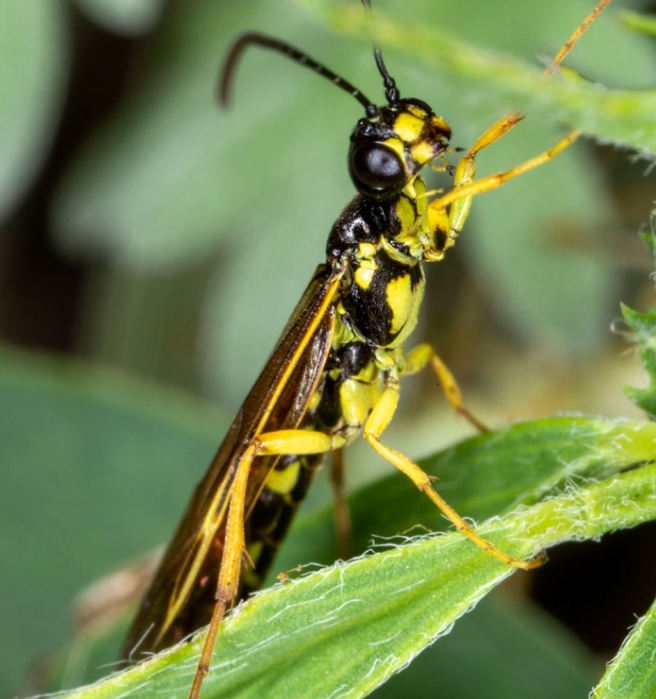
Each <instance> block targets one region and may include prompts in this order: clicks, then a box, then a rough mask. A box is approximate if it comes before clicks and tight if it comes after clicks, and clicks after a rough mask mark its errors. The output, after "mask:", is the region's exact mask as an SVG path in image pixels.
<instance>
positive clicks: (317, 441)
mask: <svg viewBox="0 0 656 699" xmlns="http://www.w3.org/2000/svg"><path fill="white" fill-rule="evenodd" d="M362 2H363V4H364V5H365V7H366V8H367V9H370V3H369V0H362ZM609 2H610V0H602V2H601V3H600V4H599V5H598V6H597V7H596V8H595V9H594V10H593V12H592V13H591V14H590V15H589V16H588V18H587V19H586V20H585V21H584V22H583V23H582V24H581V25H580V26H579V27H578V29H577V31H576V32H575V34H574V35H573V36H572V38H571V39H570V40H569V41H568V42H567V43H566V44H565V45H564V46H563V48H562V49H561V51H560V52H559V54H558V55H557V57H556V58H555V59H554V62H553V64H552V67H554V66H557V65H558V64H559V63H560V62H561V61H562V58H563V57H564V56H565V54H566V53H568V52H569V50H570V49H571V47H572V46H573V44H574V43H575V41H576V39H577V38H578V36H579V35H580V34H581V33H582V32H583V31H584V30H585V29H586V28H587V26H588V25H589V24H590V23H591V22H592V20H593V19H594V17H595V16H596V14H598V13H599V12H600V11H601V9H602V7H603V6H604V5H606V4H608V3H609ZM249 47H259V48H263V49H267V50H269V51H272V52H275V53H278V54H282V55H283V56H285V57H287V58H289V59H291V60H292V61H294V62H296V63H298V64H300V65H302V66H304V67H305V68H309V69H310V70H312V71H314V72H315V73H318V74H319V75H321V76H323V77H325V78H327V79H328V80H330V81H331V82H332V83H333V84H334V85H335V86H336V87H338V88H340V89H341V90H343V91H345V92H347V93H348V94H350V95H351V96H352V97H354V98H355V99H356V100H357V101H358V102H359V103H360V105H361V106H362V108H363V109H364V116H363V117H362V118H360V119H359V121H358V122H357V124H356V126H355V128H354V130H353V132H352V134H351V137H350V147H349V153H348V170H349V175H350V177H351V180H352V182H353V185H354V186H355V189H356V192H357V193H356V194H355V196H354V197H353V199H352V200H351V202H350V203H349V204H348V205H347V206H346V208H345V209H344V211H343V212H342V213H341V215H340V216H339V218H338V219H337V221H336V222H335V223H334V224H333V226H332V228H331V230H330V233H329V235H328V243H327V246H326V260H325V262H323V263H322V264H320V265H319V266H318V267H317V269H316V271H315V273H314V275H313V276H312V279H311V280H310V283H309V284H308V286H307V289H306V290H305V292H304V294H303V295H302V297H301V299H300V301H299V303H298V305H297V306H296V309H295V310H294V312H293V313H292V315H291V318H290V320H289V322H288V323H287V326H286V327H285V329H284V330H283V333H282V335H281V337H280V339H279V341H278V344H277V345H276V346H275V348H274V350H273V352H272V353H271V356H270V358H269V360H268V362H267V363H266V366H265V367H264V369H263V371H262V373H261V374H260V376H259V378H258V379H257V380H256V382H255V385H254V386H253V388H252V389H251V391H250V393H249V394H248V396H247V397H246V399H245V401H244V403H243V404H242V406H241V408H240V409H239V411H238V413H237V415H236V417H235V419H234V421H233V423H232V425H231V426H230V428H229V430H228V433H227V435H226V437H225V439H224V441H223V443H222V444H221V446H220V447H219V449H218V451H217V453H216V456H215V457H214V459H213V461H212V463H211V464H210V467H209V470H208V471H207V474H206V475H205V477H204V478H203V480H202V481H201V482H200V484H199V485H198V486H197V488H196V491H195V493H194V495H193V497H192V499H191V502H190V503H189V505H188V507H187V510H186V512H185V514H184V517H183V519H182V522H181V523H180V525H179V527H178V530H177V533H176V534H175V536H174V537H173V540H172V541H171V543H170V544H169V546H168V549H167V551H166V553H165V554H164V557H163V559H162V562H161V564H160V566H159V569H158V571H157V572H156V574H155V576H154V579H153V582H152V584H151V586H150V589H149V590H148V591H147V593H146V595H145V597H144V600H143V602H142V604H141V607H140V609H139V612H138V614H137V617H136V619H135V621H134V623H133V625H132V627H131V629H130V631H129V633H128V636H127V638H126V640H125V644H124V654H125V655H126V656H129V655H131V654H132V653H133V651H134V650H135V649H136V650H138V651H139V652H144V651H145V652H155V651H157V650H160V649H163V648H166V647H168V646H170V645H172V644H174V643H176V642H178V641H180V640H182V639H184V638H185V637H187V636H188V635H189V634H190V633H192V632H193V631H195V630H197V629H199V628H201V627H202V626H205V625H207V624H209V628H208V632H207V636H206V640H205V644H204V646H203V650H202V653H201V656H200V660H199V663H198V667H197V670H196V673H195V676H194V680H193V684H192V687H191V690H190V695H189V696H190V699H198V697H199V694H200V690H201V685H202V682H203V678H204V677H205V676H206V675H207V673H208V671H209V667H210V661H211V656H212V652H213V650H214V645H215V641H216V637H217V633H218V631H219V626H220V623H221V620H222V619H223V616H224V614H225V611H226V609H227V608H229V607H230V606H232V605H234V604H235V603H236V602H237V601H239V600H241V599H244V598H245V597H246V596H247V595H248V594H249V592H251V591H253V590H255V589H257V588H258V587H259V586H260V585H261V584H262V581H263V578H264V576H265V574H266V573H267V571H268V570H269V568H270V566H271V564H272V561H273V557H274V555H275V553H276V551H277V549H278V547H279V545H280V543H281V541H282V540H283V538H284V537H285V535H286V533H287V531H288V528H289V525H290V522H291V520H292V518H293V516H294V513H295V511H296V509H297V507H298V505H299V503H300V502H301V501H302V500H303V498H304V497H305V494H306V492H307V489H308V487H309V485H310V483H311V481H312V478H313V475H314V474H315V472H316V471H317V469H318V468H319V467H320V466H321V464H322V462H323V461H324V457H325V455H326V454H328V453H329V452H331V453H333V454H334V458H335V460H336V461H337V463H338V464H341V450H342V449H343V448H344V447H346V446H347V445H348V444H350V443H351V442H352V441H353V440H354V439H356V437H358V435H360V434H362V435H363V436H364V438H365V439H366V441H367V442H368V443H369V444H370V445H371V447H372V448H373V449H374V450H375V451H376V452H378V454H379V455H380V456H382V457H383V458H384V459H386V460H387V461H389V462H390V463H392V464H393V465H394V466H396V467H397V468H398V469H399V470H400V471H401V472H403V473H404V474H405V475H406V476H408V478H409V479H410V480H411V481H412V483H414V485H415V486H416V487H417V488H419V490H420V491H422V492H423V493H425V494H426V495H427V496H428V497H429V498H430V499H431V500H432V501H433V503H434V504H435V505H436V506H437V507H438V508H439V509H440V510H441V512H442V513H443V514H444V515H445V516H446V517H447V518H448V519H449V520H450V521H451V522H452V523H453V525H454V526H455V527H456V529H457V530H458V531H460V532H461V533H462V534H463V535H464V536H466V537H467V538H469V539H470V540H471V541H472V542H473V543H474V544H475V545H477V546H479V547H481V548H482V549H483V550H485V551H486V552H487V553H488V554H490V555H491V556H494V557H495V558H497V559H498V560H500V561H502V562H503V563H504V564H506V565H509V566H515V567H517V568H523V569H530V568H533V567H535V566H537V565H540V564H541V563H542V562H543V560H544V557H543V556H542V555H541V554H540V553H539V552H538V553H537V554H536V556H535V557H534V558H532V559H530V560H518V559H516V558H514V557H513V556H512V555H510V554H508V553H506V552H504V551H500V550H498V549H497V548H496V547H495V546H494V545H493V544H491V543H490V542H489V541H486V540H485V539H483V538H482V537H481V536H479V535H478V534H477V533H476V530H475V529H474V528H473V527H472V526H471V525H470V524H468V523H467V522H466V521H465V520H464V519H463V518H462V517H461V516H460V515H459V514H458V513H457V512H455V511H454V510H453V509H452V508H451V507H450V506H449V505H448V504H447V503H446V502H445V501H444V500H443V499H442V497H441V496H440V495H439V494H438V493H437V492H436V491H435V490H434V489H433V487H432V485H431V478H430V477H429V476H428V475H427V474H426V473H424V471H423V470H422V469H421V468H420V467H419V466H418V465H417V464H416V463H415V462H414V461H412V460H411V459H410V458H408V457H407V456H405V455H404V454H401V453H399V452H397V451H395V450H394V449H391V448H390V447H388V446H387V445H386V444H385V443H384V442H383V441H382V437H383V434H384V432H385V429H386V428H387V426H388V425H389V424H390V422H391V420H392V418H393V416H394V412H395V410H396V407H397V404H398V402H399V395H400V383H401V379H402V378H403V377H404V376H407V375H409V374H414V373H416V372H418V371H420V370H422V369H423V368H425V367H426V366H430V367H431V368H432V370H433V371H434V372H435V374H436V376H437V378H438V380H439V382H440V383H441V385H442V386H443V388H444V390H445V392H446V394H447V397H448V399H449V402H450V403H451V405H452V406H453V408H454V409H455V410H456V411H458V412H460V413H461V414H463V415H465V416H466V417H467V418H468V419H469V420H470V421H471V422H472V423H473V424H474V425H476V426H477V427H479V428H482V426H481V425H480V423H478V422H477V421H476V419H475V418H474V416H473V415H471V414H470V413H469V412H468V411H467V409H466V408H465V406H464V404H463V401H462V398H461V394H460V391H459V389H458V386H457V384H456V382H455V380H454V379H453V377H452V375H451V374H450V372H449V370H448V369H447V367H446V366H445V364H444V363H443V362H442V361H441V360H440V358H439V357H438V356H437V354H436V352H435V350H434V349H433V348H432V347H431V346H430V345H427V344H420V345H418V346H417V347H415V348H414V349H411V350H409V351H407V350H406V349H405V344H406V340H407V339H408V338H409V336H410V334H411V333H412V331H413V329H414V327H415V325H416V322H417V316H418V313H419V308H420V305H421V301H422V295H423V291H424V272H423V269H422V263H424V262H438V261H440V260H441V259H442V258H443V257H444V255H445V253H446V251H447V250H448V249H449V248H450V247H452V246H453V244H454V242H455V240H456V238H457V237H458V235H459V233H460V231H461V230H462V228H463V225H464V223H465V220H466V218H467V215H468V213H469V209H470V206H471V203H472V199H473V197H474V196H476V195H478V194H481V193H482V192H487V191H490V190H492V189H495V188H497V187H499V186H501V185H502V184H503V183H504V182H506V181H507V180H509V179H511V178H513V177H516V176H518V175H520V174H522V173H524V172H526V171H527V170H530V169H532V168H535V167H537V166H539V165H541V164H543V163H546V162H547V161H549V160H550V159H552V158H553V157H554V156H555V155H556V154H557V153H558V152H559V151H562V150H563V149H564V148H566V147H567V146H569V145H570V144H571V143H572V142H573V141H574V140H576V138H577V137H578V133H577V132H572V133H570V134H568V135H567V136H566V137H565V138H563V139H562V140H561V141H559V142H558V143H557V144H556V145H555V146H554V147H553V148H551V149H550V150H548V151H545V152H543V153H541V154H539V155H537V156H536V157H534V158H531V159H530V160H527V161H526V162H524V163H522V164H520V165H519V166H517V167H515V168H512V169H510V170H508V171H505V172H502V173H497V174H494V175H490V176H487V177H483V178H481V179H475V160H476V157H477V155H478V153H479V152H480V151H481V150H482V149H484V148H487V147H488V146H489V145H491V144H492V143H494V142H495V141H497V140H498V139H499V138H500V137H501V136H503V135H504V134H505V133H507V132H508V131H510V130H511V129H512V128H513V127H514V126H515V125H516V124H517V123H518V122H519V121H520V119H521V117H520V115H519V114H517V113H516V112H511V113H509V114H507V115H506V116H504V117H503V118H502V119H500V120H499V121H497V122H496V123H495V124H494V125H493V126H491V127H490V128H489V129H488V130H487V131H485V133H483V135H482V136H481V137H480V138H479V139H478V140H477V141H476V142H475V143H474V145H473V146H472V147H471V148H470V149H469V150H468V151H466V152H465V153H464V155H462V157H460V159H459V160H458V162H457V164H456V166H455V167H452V166H451V165H449V163H448V161H447V157H446V156H447V153H449V152H456V151H455V149H452V150H450V139H451V129H450V127H449V126H448V124H447V122H446V121H445V120H444V119H443V118H442V117H441V116H439V115H438V114H436V113H435V112H434V111H433V109H432V108H431V107H430V106H429V105H428V104H427V103H426V102H424V101H422V100H420V99H416V98H407V97H406V98H404V97H401V94H400V92H399V89H398V87H397V85H396V83H395V81H394V79H393V78H392V77H391V75H390V73H389V72H388V70H387V67H386V65H385V62H384V60H383V55H382V53H381V51H380V49H379V48H378V47H375V48H374V59H375V63H376V66H377V68H378V72H379V73H380V76H381V78H382V82H383V87H384V90H385V103H384V104H382V105H376V104H375V103H373V102H372V101H370V100H369V99H368V98H367V97H365V95H364V94H363V93H362V92H361V91H360V90H358V89H357V88H355V87H354V86H353V85H351V84H350V83H349V82H347V81H346V80H345V79H344V78H342V77H340V76H338V75H337V74H335V73H333V72H332V71H331V70H329V69H328V68H326V67H325V66H323V65H322V64H320V63H318V62H317V61H315V60H314V59H313V58H311V57H310V56H308V55H307V54H306V53H304V52H302V51H300V50H298V49H297V48H295V47H294V46H291V45H290V44H287V43H285V42H284V41H281V40H279V39H276V38H273V37H270V36H268V35H265V34H260V33H255V32H251V33H247V34H244V35H243V36H241V37H240V38H239V39H238V40H237V41H236V43H235V44H234V45H233V46H232V48H231V50H230V51H229V53H228V56H227V58H226V60H225V63H224V66H223V70H222V73H221V83H220V97H221V102H222V104H223V105H227V104H228V101H229V97H230V90H231V86H232V81H233V78H234V75H235V69H236V67H237V64H238V62H239V60H240V58H241V57H242V55H243V53H244V51H245V49H247V48H249ZM427 165H428V166H432V167H433V168H434V169H438V170H443V171H447V172H449V173H451V174H452V176H453V184H452V186H451V187H450V188H449V190H448V191H446V192H444V191H441V190H440V191H428V190H427V188H426V184H425V182H424V180H423V179H422V177H421V175H420V171H421V170H422V168H423V167H424V166H427ZM217 579H218V581H217Z"/></svg>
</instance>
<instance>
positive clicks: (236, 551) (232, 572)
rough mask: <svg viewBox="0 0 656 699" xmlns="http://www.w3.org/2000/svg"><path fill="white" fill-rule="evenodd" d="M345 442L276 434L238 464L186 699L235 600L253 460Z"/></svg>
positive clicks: (194, 696) (195, 689) (196, 687)
mask: <svg viewBox="0 0 656 699" xmlns="http://www.w3.org/2000/svg"><path fill="white" fill-rule="evenodd" d="M344 441H345V440H344V438H343V437H340V436H334V437H331V436H329V435H326V434H324V433H323V432H317V431H313V430H279V431H277V432H268V433H264V434H261V435H258V436H257V437H256V438H255V439H254V440H253V441H252V443H251V444H250V445H249V446H248V448H247V449H246V451H245V452H244V454H243V456H242V458H241V459H240V460H239V464H238V466H237V473H236V474H235V478H234V481H233V484H232V490H231V493H230V507H229V510H228V521H227V525H226V534H225V543H224V548H223V557H222V559H221V569H220V572H219V582H218V584H217V588H216V605H215V607H214V611H213V612H212V618H211V619H210V623H209V626H208V629H207V636H206V637H205V642H204V643H203V649H202V651H201V656H200V660H199V661H198V666H197V668H196V674H195V675H194V680H193V683H192V686H191V691H190V692H189V699H198V697H199V695H200V689H201V686H202V683H203V680H204V679H205V677H206V676H207V674H208V672H209V668H210V664H211V660H212V652H213V651H214V645H215V643H216V637H217V634H218V631H219V626H220V625H221V621H222V619H223V617H224V615H225V611H226V608H227V607H228V605H230V604H231V603H232V602H233V600H234V599H235V598H236V596H237V590H238V588H239V578H240V575H241V566H242V558H243V556H244V553H245V543H244V542H245V537H244V503H245V496H246V487H247V485H248V477H249V475H250V470H251V466H252V464H253V460H254V459H255V457H257V456H270V455H278V454H279V455H283V454H320V453H324V452H328V451H332V450H333V449H340V448H341V447H342V446H343V445H344Z"/></svg>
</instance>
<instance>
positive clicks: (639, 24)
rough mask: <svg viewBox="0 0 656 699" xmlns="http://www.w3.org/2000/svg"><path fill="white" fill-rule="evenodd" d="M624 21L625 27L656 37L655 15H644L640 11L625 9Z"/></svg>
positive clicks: (622, 16)
mask: <svg viewBox="0 0 656 699" xmlns="http://www.w3.org/2000/svg"><path fill="white" fill-rule="evenodd" d="M621 18H622V23H623V24H624V26H625V27H628V28H629V29H633V31H636V32H640V33H641V34H647V35H650V36H654V37H656V17H655V16H654V15H644V14H639V13H638V12H631V11H630V10H624V11H623V12H622V15H621Z"/></svg>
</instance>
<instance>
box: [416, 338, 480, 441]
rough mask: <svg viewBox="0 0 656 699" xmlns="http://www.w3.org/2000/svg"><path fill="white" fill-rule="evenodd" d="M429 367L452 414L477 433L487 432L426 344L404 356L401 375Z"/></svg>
mask: <svg viewBox="0 0 656 699" xmlns="http://www.w3.org/2000/svg"><path fill="white" fill-rule="evenodd" d="M429 363H430V365H431V367H432V368H433V371H434V372H435V373H436V374H437V379H438V381H439V383H440V386H441V387H442V390H443V391H444V395H445V396H446V399H447V400H448V401H449V405H450V406H451V408H452V409H453V410H454V412H456V413H458V414H459V415H462V416H463V417H464V418H465V419H466V420H468V421H469V422H470V423H471V424H472V425H473V426H474V427H475V428H476V429H477V430H478V431H479V432H489V431H490V429H489V427H488V426H487V425H486V424H485V423H484V422H481V420H479V419H478V418H477V417H476V415H474V413H472V412H471V411H470V410H469V408H467V406H466V405H465V402H464V399H463V397H462V391H461V390H460V387H459V386H458V382H457V381H456V378H455V376H454V375H453V374H452V373H451V370H450V369H449V367H448V366H447V365H446V364H445V363H444V362H443V361H442V359H441V358H440V356H439V355H438V354H437V352H436V351H435V350H434V349H433V348H432V347H431V346H430V345H428V344H424V345H417V347H414V348H413V349H412V350H411V351H410V352H408V354H407V355H406V365H405V367H404V370H403V375H407V374H415V373H417V372H418V371H421V370H422V369H423V368H424V367H425V366H426V364H429Z"/></svg>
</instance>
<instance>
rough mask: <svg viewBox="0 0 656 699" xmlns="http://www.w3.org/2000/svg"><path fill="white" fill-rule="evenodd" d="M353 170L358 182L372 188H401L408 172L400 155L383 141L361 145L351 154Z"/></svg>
mask: <svg viewBox="0 0 656 699" xmlns="http://www.w3.org/2000/svg"><path fill="white" fill-rule="evenodd" d="M351 172H352V174H353V176H354V178H355V180H356V181H357V182H359V183H360V184H363V185H365V186H366V187H369V188H371V189H376V190H386V189H401V188H402V187H403V185H404V184H405V181H406V173H405V169H404V167H403V163H402V162H401V159H400V158H399V156H398V155H397V154H396V153H395V152H394V151H393V150H392V149H391V148H389V147H387V146H384V145H382V144H381V143H368V144H366V145H363V146H359V147H358V148H356V149H355V150H354V151H353V154H352V155H351Z"/></svg>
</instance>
